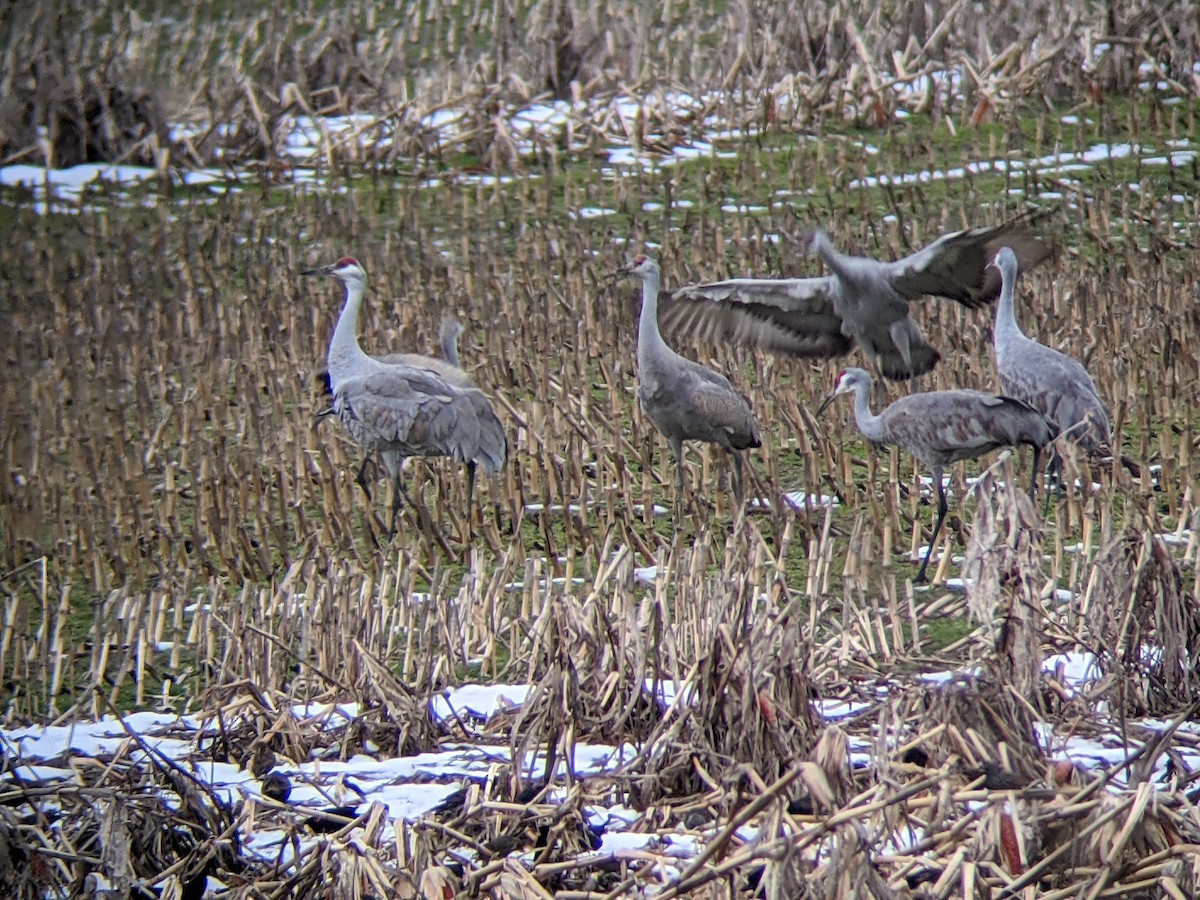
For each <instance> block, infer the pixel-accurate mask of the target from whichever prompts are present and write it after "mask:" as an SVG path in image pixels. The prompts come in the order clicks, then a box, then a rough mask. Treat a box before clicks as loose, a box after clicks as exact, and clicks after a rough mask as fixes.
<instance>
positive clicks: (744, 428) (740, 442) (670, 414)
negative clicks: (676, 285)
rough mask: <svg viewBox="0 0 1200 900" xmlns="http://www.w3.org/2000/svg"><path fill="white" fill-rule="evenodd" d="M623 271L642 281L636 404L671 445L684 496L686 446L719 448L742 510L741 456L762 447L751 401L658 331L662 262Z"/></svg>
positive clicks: (642, 260) (640, 260)
mask: <svg viewBox="0 0 1200 900" xmlns="http://www.w3.org/2000/svg"><path fill="white" fill-rule="evenodd" d="M624 272H625V274H628V275H633V276H635V277H637V278H638V279H640V280H641V282H642V310H641V315H640V318H639V320H638V343H637V360H638V388H637V395H638V401H639V403H640V404H641V407H642V410H643V411H644V412H645V413H646V415H647V416H648V417H649V419H650V421H651V422H653V423H654V427H655V428H657V429H658V430H659V431H660V432H662V435H663V436H664V437H665V438H666V439H667V441H668V442H669V443H670V445H671V453H672V454H673V455H674V457H675V473H676V474H675V485H676V487H677V488H678V490H679V491H680V492H682V491H683V442H684V441H707V442H709V443H713V444H719V445H720V446H721V447H723V448H725V450H726V451H727V452H728V453H729V455H730V457H731V458H732V459H733V491H734V495H735V497H736V498H737V501H738V503H739V505H740V504H741V502H742V499H743V493H742V457H741V451H742V450H745V449H747V448H749V447H760V446H762V437H761V435H760V434H759V431H758V423H757V422H755V420H754V413H753V411H752V410H751V409H750V401H749V400H747V399H746V398H745V397H743V396H742V395H741V394H740V393H738V391H737V389H736V388H734V386H733V385H732V384H730V383H729V379H727V378H726V377H725V376H724V375H721V374H719V373H717V372H714V371H712V370H711V369H708V368H705V367H704V366H702V365H700V364H699V363H696V362H693V361H692V360H690V359H685V358H684V357H682V356H680V355H679V354H678V353H676V352H675V351H674V350H672V349H671V348H670V347H668V346H667V344H666V342H665V341H664V340H663V337H662V334H661V333H660V332H659V329H658V292H659V287H660V284H661V281H662V274H661V271H660V270H659V267H658V263H656V262H655V261H654V260H652V259H648V258H647V257H645V256H639V257H637V258H636V259H635V260H634V261H633V262H632V263H631V264H630V265H629V267H628V268H626V269H625V270H624Z"/></svg>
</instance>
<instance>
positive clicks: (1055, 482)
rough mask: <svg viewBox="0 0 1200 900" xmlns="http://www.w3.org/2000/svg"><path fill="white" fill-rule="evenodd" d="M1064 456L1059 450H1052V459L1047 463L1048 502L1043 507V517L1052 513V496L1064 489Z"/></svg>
mask: <svg viewBox="0 0 1200 900" xmlns="http://www.w3.org/2000/svg"><path fill="white" fill-rule="evenodd" d="M1062 470H1063V458H1062V454H1060V453H1059V452H1058V451H1057V450H1054V449H1051V450H1050V461H1049V462H1048V463H1047V464H1046V475H1047V478H1046V481H1047V484H1046V503H1045V506H1043V507H1042V518H1045V517H1046V516H1048V515H1050V496H1051V495H1052V494H1057V493H1060V492H1061V491H1063V484H1062Z"/></svg>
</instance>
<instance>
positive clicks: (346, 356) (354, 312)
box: [326, 281, 367, 391]
mask: <svg viewBox="0 0 1200 900" xmlns="http://www.w3.org/2000/svg"><path fill="white" fill-rule="evenodd" d="M362 298H363V284H362V282H361V281H347V282H346V305H345V306H343V307H342V314H341V315H340V316H338V320H337V326H336V327H335V328H334V329H333V339H332V340H331V341H330V342H329V355H328V357H327V359H326V361H327V363H328V365H329V378H330V381H331V382H332V384H333V389H334V390H335V391H336V390H337V384H338V382H339V381H340V380H341V379H342V378H345V377H346V376H347V375H348V374H349V373H350V371H351V370H352V369H353V368H354V366H355V364H356V363H359V362H361V361H363V360H364V359H366V357H367V355H366V354H365V353H363V350H362V347H360V346H359V345H358V311H359V309H361V308H362Z"/></svg>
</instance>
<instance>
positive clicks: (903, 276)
mask: <svg viewBox="0 0 1200 900" xmlns="http://www.w3.org/2000/svg"><path fill="white" fill-rule="evenodd" d="M1001 247H1011V248H1012V249H1013V252H1014V253H1016V255H1017V260H1018V262H1019V263H1020V266H1021V271H1022V272H1027V271H1029V270H1030V269H1032V268H1033V267H1035V266H1037V265H1038V264H1039V263H1041V262H1043V261H1044V260H1046V259H1047V258H1048V257H1049V256H1050V254H1051V253H1052V252H1053V247H1051V246H1050V245H1049V244H1047V243H1046V242H1044V241H1042V240H1041V239H1040V238H1038V237H1037V236H1036V235H1034V234H1033V233H1031V232H1030V231H1028V230H1027V229H1026V228H1024V227H1023V226H1021V225H1016V224H1012V223H1009V224H1005V225H995V226H991V227H987V228H970V229H967V230H966V231H955V232H952V233H950V234H946V235H942V237H940V238H938V239H937V240H936V241H934V242H933V243H932V244H928V245H927V246H925V247H922V248H921V249H920V250H918V251H917V252H916V253H913V254H911V255H909V256H905V257H904V258H902V259H898V260H896V261H895V262H890V263H885V264H884V265H885V268H886V269H887V272H888V277H889V280H890V281H891V283H892V286H893V287H894V288H895V289H896V291H897V293H899V294H900V295H901V296H903V297H904V298H905V299H908V300H919V299H921V298H923V297H925V296H928V295H934V296H937V297H946V298H947V299H950V300H956V301H958V302H959V303H961V304H962V305H963V306H965V307H967V308H968V309H975V308H977V307H980V306H986V305H987V304H989V303H991V302H992V301H993V300H995V299H996V298H997V297H998V296H999V295H1000V273H999V271H997V270H996V269H994V268H988V263H990V262H991V261H992V259H993V258H994V257H995V256H996V251H998V250H999V249H1000V248H1001Z"/></svg>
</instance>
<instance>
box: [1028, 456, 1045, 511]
mask: <svg viewBox="0 0 1200 900" xmlns="http://www.w3.org/2000/svg"><path fill="white" fill-rule="evenodd" d="M1032 465H1033V474H1032V475H1030V476H1029V502H1030V503H1032V502H1033V497H1034V495H1035V494H1036V493H1037V483H1038V477H1039V476H1040V475H1041V472H1042V448H1041V447H1034V448H1033V460H1032ZM1048 493H1049V492H1047V495H1048ZM1034 509H1037V507H1036V506H1035V507H1034Z"/></svg>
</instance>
